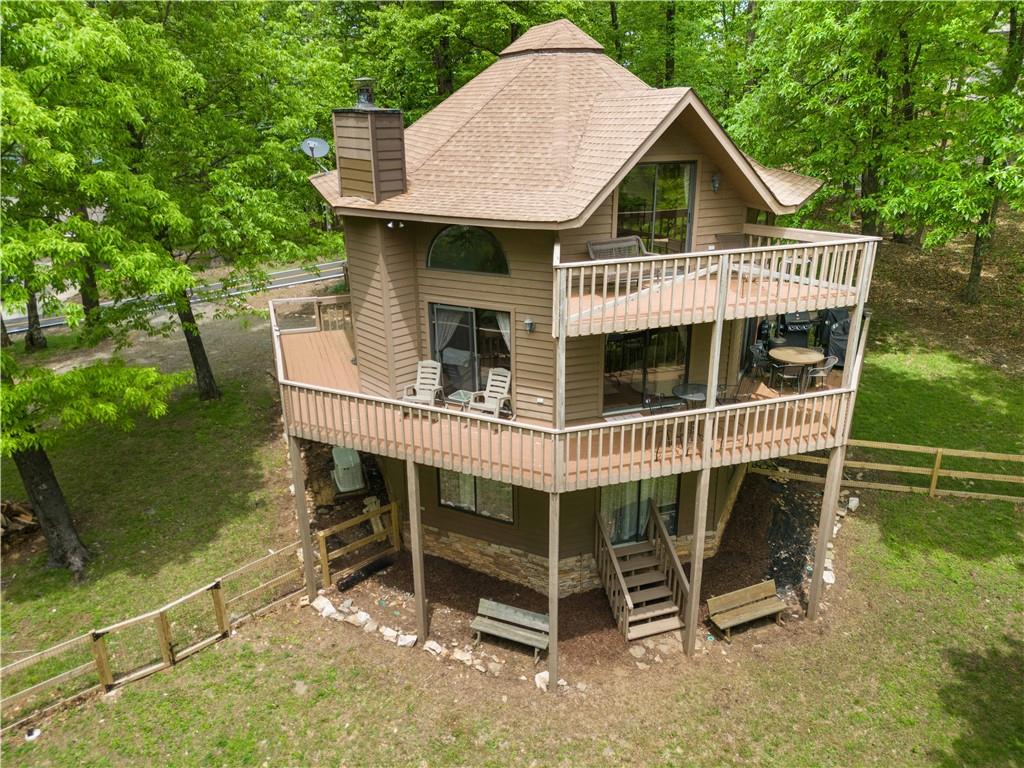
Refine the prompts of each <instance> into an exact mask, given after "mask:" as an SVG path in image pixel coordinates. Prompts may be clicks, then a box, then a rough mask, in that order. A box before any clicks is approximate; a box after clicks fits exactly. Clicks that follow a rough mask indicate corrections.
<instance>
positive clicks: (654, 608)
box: [629, 600, 679, 624]
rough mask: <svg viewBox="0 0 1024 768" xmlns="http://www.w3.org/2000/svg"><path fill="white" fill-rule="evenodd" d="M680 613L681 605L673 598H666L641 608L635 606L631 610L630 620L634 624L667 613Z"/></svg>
mask: <svg viewBox="0 0 1024 768" xmlns="http://www.w3.org/2000/svg"><path fill="white" fill-rule="evenodd" d="M669 613H672V614H675V615H677V616H678V615H679V606H678V605H676V604H675V603H673V602H672V601H671V600H664V601H662V602H660V603H653V604H651V605H645V606H642V607H640V608H634V609H633V610H632V611H630V612H629V622H630V624H633V623H634V622H638V621H646V620H647V619H654V618H657V617H658V616H664V615H666V614H669Z"/></svg>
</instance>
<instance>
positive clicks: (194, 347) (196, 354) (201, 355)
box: [178, 292, 220, 400]
mask: <svg viewBox="0 0 1024 768" xmlns="http://www.w3.org/2000/svg"><path fill="white" fill-rule="evenodd" d="M178 319H179V320H181V330H182V333H184V334H185V341H186V343H187V344H188V353H189V355H190V356H191V358H192V367H193V368H194V369H195V372H196V389H197V390H199V399H200V400H217V399H218V398H219V397H220V390H219V389H218V388H217V382H216V380H215V379H214V378H213V369H212V368H211V367H210V361H209V359H208V358H207V357H206V347H204V346H203V337H202V336H200V335H199V325H198V324H197V323H196V316H195V313H193V312H192V302H191V301H189V297H188V293H185V292H182V294H181V296H179V297H178Z"/></svg>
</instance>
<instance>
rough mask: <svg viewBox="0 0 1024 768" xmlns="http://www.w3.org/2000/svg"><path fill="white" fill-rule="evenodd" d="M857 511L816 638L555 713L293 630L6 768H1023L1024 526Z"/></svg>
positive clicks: (87, 722) (269, 632)
mask: <svg viewBox="0 0 1024 768" xmlns="http://www.w3.org/2000/svg"><path fill="white" fill-rule="evenodd" d="M862 509H863V514H859V515H858V516H857V517H853V518H849V519H848V521H847V524H846V525H845V526H844V532H843V533H842V534H841V535H840V538H839V540H838V544H837V546H838V552H839V562H840V564H841V565H840V574H841V582H840V584H839V585H838V586H837V587H836V589H837V590H839V591H838V592H836V593H830V594H829V596H828V597H827V607H828V610H827V611H826V612H825V617H826V618H825V621H824V622H823V623H821V624H818V625H815V626H813V627H811V626H806V625H804V626H798V627H795V628H793V629H792V630H789V631H787V632H786V633H782V634H772V630H768V631H767V632H766V639H755V638H752V637H749V636H748V637H743V636H742V635H741V636H740V637H738V638H737V641H736V643H735V644H734V647H733V648H732V649H731V650H730V653H729V655H728V656H721V655H719V654H718V651H717V649H715V650H714V651H713V653H712V654H711V655H708V656H704V657H702V658H699V659H698V660H697V661H695V662H689V661H685V660H682V659H681V658H679V657H677V658H676V659H675V660H674V661H673V663H672V664H663V665H661V666H659V667H657V669H656V670H651V671H647V672H639V671H638V672H636V673H635V674H633V675H630V676H626V677H622V676H614V677H609V678H607V679H603V680H595V679H593V678H588V682H590V683H591V692H590V694H589V695H588V696H586V697H580V696H578V695H562V696H558V697H551V696H543V695H541V694H540V693H539V692H537V691H535V690H532V684H531V683H529V682H522V681H518V680H514V679H505V680H495V679H492V678H488V677H485V676H481V675H477V674H475V673H472V672H470V673H465V672H461V671H457V670H456V671H450V672H448V673H447V675H448V676H449V677H448V678H446V676H445V675H444V674H442V673H441V672H440V665H439V664H438V663H437V662H435V661H433V660H431V659H430V658H429V657H428V655H427V654H425V653H422V652H420V651H418V650H414V651H402V650H400V649H397V648H395V647H394V646H387V645H385V644H384V643H382V642H381V641H379V640H371V639H367V638H366V637H364V635H363V633H361V632H358V631H356V630H355V629H353V628H351V627H348V626H347V625H343V624H336V623H334V622H325V621H322V620H320V619H319V618H317V617H315V616H313V614H312V612H311V611H309V610H308V609H287V610H285V611H283V612H282V613H280V614H278V615H276V616H273V617H272V618H270V619H268V620H266V621H262V622H258V623H257V624H255V625H250V626H248V627H247V628H245V629H243V630H242V631H241V632H240V633H239V635H238V636H236V637H235V638H234V639H233V640H232V641H230V642H227V643H221V644H220V645H218V646H216V647H215V649H211V650H210V651H208V652H204V653H202V654H200V655H199V656H197V657H195V658H193V659H191V660H189V661H187V662H186V663H184V664H182V665H181V666H179V667H177V668H176V669H175V670H173V671H171V672H164V673H160V674H158V675H155V676H153V677H151V678H149V679H147V680H145V681H142V682H140V683H138V684H135V685H132V686H129V687H127V688H125V689H124V690H123V691H122V692H121V693H120V694H119V696H118V697H117V698H116V699H115V700H111V701H108V700H104V699H98V700H95V701H92V702H90V703H88V704H86V705H85V706H83V707H81V708H78V709H75V710H72V711H69V712H68V713H67V714H65V715H61V716H60V717H58V718H57V719H55V720H52V721H49V722H47V723H44V725H43V729H44V730H43V736H42V738H40V739H39V740H38V741H36V742H34V743H31V744H29V743H26V742H24V740H23V739H21V738H20V737H16V736H15V737H12V738H10V739H9V740H7V741H6V743H5V745H4V751H3V757H4V761H5V763H6V764H7V765H12V766H15V765H35V766H72V765H74V766H86V765H133V764H139V763H148V764H157V763H158V764H163V765H174V766H179V765H180V766H188V765H195V766H205V765H260V764H269V765H280V764H299V765H313V764H345V765H397V764H401V765H423V764H427V765H449V764H474V765H495V766H499V765H500V766H505V765H526V764H544V765H548V764H560V765H619V764H622V763H623V762H630V763H632V764H637V765H651V764H657V765H709V764H716V765H717V764H723V765H769V766H773V765H777V766H812V765H850V766H861V765H884V766H892V765H899V766H913V765H922V766H923V765H938V766H962V765H970V766H1013V765H1021V764H1022V763H1024V738H1022V735H1024V729H1022V727H1024V717H1022V708H1021V702H1022V701H1024V698H1022V697H1024V688H1022V681H1024V663H1022V659H1024V655H1022V654H1024V631H1022V630H1024V627H1022V626H1021V615H1022V612H1024V595H1022V591H1021V588H1020V587H1021V571H1022V569H1024V557H1022V540H1021V536H1022V531H1024V519H1022V514H1021V511H1020V510H1019V509H1016V510H1015V509H1014V508H1012V507H1011V506H1010V505H1008V504H991V503H981V502H973V501H970V502H945V501H942V500H934V499H921V498H916V497H911V496H899V495H895V494H872V495H870V496H868V497H866V503H865V504H864V507H863V508H862ZM754 643H760V644H761V647H759V648H754V647H753V644H754ZM459 666H460V667H461V665H459ZM565 667H566V672H565V674H566V676H567V677H568V678H569V679H570V682H575V680H576V679H577V678H575V677H574V675H573V668H572V660H571V659H566V660H565ZM459 675H463V676H464V677H462V678H459V677H458V676H459ZM299 683H301V685H299ZM453 683H454V684H453ZM503 696H504V697H506V699H505V700H503V698H502V697H503ZM185 734H187V738H183V736H184V735H185ZM535 761H536V762H535Z"/></svg>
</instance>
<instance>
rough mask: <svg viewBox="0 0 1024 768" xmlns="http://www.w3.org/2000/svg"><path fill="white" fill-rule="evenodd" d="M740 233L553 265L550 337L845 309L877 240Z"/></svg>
mask: <svg viewBox="0 0 1024 768" xmlns="http://www.w3.org/2000/svg"><path fill="white" fill-rule="evenodd" d="M744 236H745V237H746V239H747V242H748V245H747V247H744V248H731V249H726V250H717V251H712V252H699V253H680V254H669V255H654V254H648V255H646V256H642V257H637V258H627V259H603V260H598V261H585V262H579V261H576V262H565V263H559V264H556V265H555V292H554V293H555V306H554V307H553V312H554V317H555V318H556V322H555V323H553V334H554V335H556V336H557V335H558V333H559V328H560V327H564V329H565V331H564V332H565V334H566V335H567V336H583V335H591V334H598V333H613V332H625V331H635V330H642V329H645V328H661V327H667V326H672V325H682V324H690V323H702V322H708V321H711V320H714V319H715V317H716V316H717V313H718V312H719V310H720V309H721V310H722V312H723V317H724V318H725V319H732V318H737V317H758V316H763V315H772V314H781V313H785V312H802V311H809V310H814V309H825V308H827V307H841V306H851V305H853V304H855V303H857V297H858V294H859V291H860V288H861V286H862V285H863V283H864V281H865V280H868V279H870V270H871V265H872V263H873V258H874V252H875V243H876V241H877V239H878V238H874V237H856V236H851V235H842V234H838V233H829V232H814V231H812V230H803V229H788V228H783V227H766V226H761V225H752V224H751V225H746V227H745V229H744ZM723 277H725V278H727V279H725V280H723ZM721 304H724V307H720V305H721ZM559 318H561V321H560V322H559V321H558V319H559Z"/></svg>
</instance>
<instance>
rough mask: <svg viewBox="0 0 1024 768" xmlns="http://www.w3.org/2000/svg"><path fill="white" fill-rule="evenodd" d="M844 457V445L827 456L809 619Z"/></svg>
mask: <svg viewBox="0 0 1024 768" xmlns="http://www.w3.org/2000/svg"><path fill="white" fill-rule="evenodd" d="M845 458H846V446H845V445H840V446H837V447H835V448H833V449H832V453H831V454H829V457H828V472H827V474H826V475H825V490H824V491H823V492H822V494H821V515H820V516H819V517H818V540H817V542H816V543H815V546H814V571H813V572H812V574H811V589H810V592H809V593H808V595H807V618H808V619H810V620H811V621H814V620H815V619H816V618H818V606H819V604H820V603H821V591H822V584H823V583H824V574H825V558H826V557H827V556H828V542H829V540H830V539H831V538H832V526H833V524H834V523H835V517H836V504H838V503H839V486H840V485H842V482H843V460H844V459H845Z"/></svg>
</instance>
